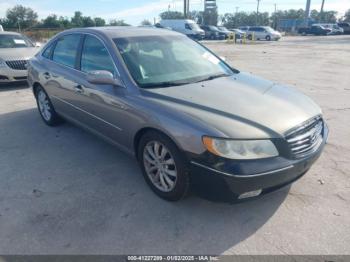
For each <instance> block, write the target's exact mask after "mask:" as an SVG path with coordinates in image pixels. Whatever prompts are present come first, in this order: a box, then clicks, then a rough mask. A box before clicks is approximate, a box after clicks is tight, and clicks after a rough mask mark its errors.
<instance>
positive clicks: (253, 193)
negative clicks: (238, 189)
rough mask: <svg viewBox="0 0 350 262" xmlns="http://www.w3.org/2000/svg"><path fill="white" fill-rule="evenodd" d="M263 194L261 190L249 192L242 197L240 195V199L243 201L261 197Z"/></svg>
mask: <svg viewBox="0 0 350 262" xmlns="http://www.w3.org/2000/svg"><path fill="white" fill-rule="evenodd" d="M261 192H262V190H261V189H258V190H255V191H249V192H245V193H243V194H241V195H239V197H238V199H243V198H248V197H255V196H258V195H260V194H261Z"/></svg>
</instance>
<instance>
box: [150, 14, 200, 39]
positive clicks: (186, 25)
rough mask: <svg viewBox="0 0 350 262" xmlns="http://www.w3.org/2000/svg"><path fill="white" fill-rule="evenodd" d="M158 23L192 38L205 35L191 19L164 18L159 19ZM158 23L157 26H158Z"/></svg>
mask: <svg viewBox="0 0 350 262" xmlns="http://www.w3.org/2000/svg"><path fill="white" fill-rule="evenodd" d="M159 25H160V26H161V27H164V28H171V29H172V30H174V31H177V32H180V33H182V34H185V35H187V36H188V37H190V38H193V39H197V40H202V39H204V37H205V33H204V31H203V30H202V29H201V28H200V27H199V25H197V24H196V22H195V21H193V20H189V19H165V20H161V21H160V22H159ZM159 25H158V26H157V27H159Z"/></svg>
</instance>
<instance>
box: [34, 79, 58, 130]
mask: <svg viewBox="0 0 350 262" xmlns="http://www.w3.org/2000/svg"><path fill="white" fill-rule="evenodd" d="M35 98H36V104H37V107H38V111H39V114H40V116H41V118H42V119H43V121H44V122H45V124H47V125H48V126H57V125H60V124H61V123H62V122H63V119H62V118H61V117H60V116H59V115H58V114H57V113H56V111H55V108H54V107H53V105H52V103H51V100H50V98H49V96H48V95H47V93H46V92H45V90H44V88H42V87H41V86H39V87H37V88H35Z"/></svg>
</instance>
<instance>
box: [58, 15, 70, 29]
mask: <svg viewBox="0 0 350 262" xmlns="http://www.w3.org/2000/svg"><path fill="white" fill-rule="evenodd" d="M58 21H59V23H60V27H62V28H72V27H73V26H72V23H71V21H70V19H69V18H68V17H63V16H60V18H59V19H58Z"/></svg>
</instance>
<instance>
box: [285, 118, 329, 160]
mask: <svg viewBox="0 0 350 262" xmlns="http://www.w3.org/2000/svg"><path fill="white" fill-rule="evenodd" d="M323 129H324V123H323V120H322V118H321V117H320V116H318V117H315V118H312V119H310V120H308V121H306V122H305V123H304V124H302V125H301V126H298V127H297V128H295V129H293V130H291V131H290V132H288V133H287V135H286V140H287V142H288V145H289V148H290V150H291V153H292V155H293V156H294V157H295V158H301V157H305V156H307V155H309V154H312V153H313V152H315V151H316V150H317V149H318V147H319V146H320V145H321V144H322V141H323Z"/></svg>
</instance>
